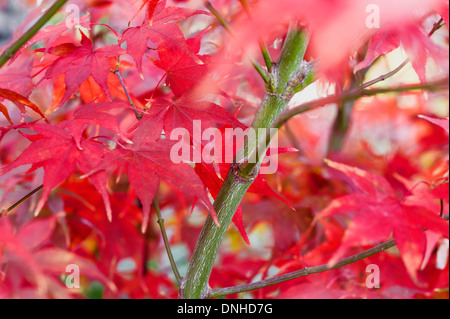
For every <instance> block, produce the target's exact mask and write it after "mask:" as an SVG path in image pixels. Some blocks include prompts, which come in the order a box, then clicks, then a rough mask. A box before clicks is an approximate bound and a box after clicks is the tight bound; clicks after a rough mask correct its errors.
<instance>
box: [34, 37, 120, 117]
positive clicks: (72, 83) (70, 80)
mask: <svg viewBox="0 0 450 319" xmlns="http://www.w3.org/2000/svg"><path fill="white" fill-rule="evenodd" d="M80 33H81V37H82V39H81V46H77V47H75V46H73V44H71V43H67V44H63V45H60V46H58V48H60V50H55V52H54V53H56V54H57V55H60V57H59V58H58V59H57V60H56V61H55V62H53V63H52V64H51V65H50V67H49V68H48V69H47V71H46V73H45V76H44V77H43V79H53V78H55V77H57V76H59V75H61V74H65V78H64V83H65V85H66V90H65V92H64V96H63V97H62V98H61V101H59V103H58V106H57V108H59V107H60V106H61V105H63V104H64V103H65V102H66V101H67V100H68V99H69V98H70V97H71V96H72V94H73V93H75V92H76V91H77V90H78V88H79V87H80V85H81V83H83V82H84V81H85V80H87V79H88V77H89V76H92V78H93V79H94V80H95V82H97V84H98V85H99V86H100V88H101V89H102V90H103V92H105V94H106V97H107V98H108V99H109V100H111V94H110V91H109V88H108V83H107V82H108V74H109V72H110V68H111V67H110V64H111V62H110V60H109V59H108V58H111V57H117V56H119V55H121V54H122V53H124V51H123V49H122V48H120V47H119V46H118V45H108V46H105V47H102V48H100V49H97V50H93V47H92V42H91V40H89V39H88V38H87V37H86V35H84V33H83V32H81V31H80ZM55 48H56V47H55ZM63 48H64V49H63ZM49 52H50V53H52V51H49Z"/></svg>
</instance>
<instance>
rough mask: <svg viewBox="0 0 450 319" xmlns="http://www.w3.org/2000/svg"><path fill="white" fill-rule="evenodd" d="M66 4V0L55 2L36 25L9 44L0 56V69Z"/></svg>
mask: <svg viewBox="0 0 450 319" xmlns="http://www.w3.org/2000/svg"><path fill="white" fill-rule="evenodd" d="M66 2H67V0H58V1H56V2H55V3H54V4H53V5H52V6H51V7H50V8H49V9H48V10H47V11H46V12H45V13H44V14H43V15H42V16H41V17H40V18H39V20H38V21H36V23H35V24H34V25H33V26H32V27H31V28H30V29H29V30H28V31H27V32H25V33H24V34H23V35H22V36H21V37H20V38H19V39H17V41H16V42H14V43H13V44H11V45H10V46H9V47H8V48H7V49H6V50H5V51H3V53H2V55H1V56H0V68H1V67H2V66H3V65H4V64H5V63H6V62H7V61H8V60H9V59H11V58H12V57H13V56H14V54H15V53H16V52H17V51H19V49H20V48H21V47H22V46H23V45H24V44H25V43H27V42H28V40H30V39H31V38H32V37H33V36H34V35H35V34H36V33H37V32H38V31H39V30H40V29H41V28H42V27H43V26H44V25H45V24H46V23H47V22H48V20H50V19H51V17H53V16H54V15H55V13H56V12H58V10H59V9H60V8H61V7H62V6H63V5H64V4H65V3H66Z"/></svg>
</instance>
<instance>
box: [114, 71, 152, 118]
mask: <svg viewBox="0 0 450 319" xmlns="http://www.w3.org/2000/svg"><path fill="white" fill-rule="evenodd" d="M111 72H112V73H114V74H115V75H117V78H118V79H119V81H120V84H122V87H123V90H124V91H125V95H126V96H127V99H128V103H129V104H130V105H131V106H132V107H133V112H134V115H135V116H136V118H137V119H138V120H140V119H141V118H142V117H143V116H144V113H141V114H139V112H138V111H137V110H138V108H137V106H136V105H135V104H134V102H133V100H132V99H131V96H130V93H128V89H127V87H126V85H125V82H124V81H123V79H122V76H121V75H120V72H119V69H116V70H111Z"/></svg>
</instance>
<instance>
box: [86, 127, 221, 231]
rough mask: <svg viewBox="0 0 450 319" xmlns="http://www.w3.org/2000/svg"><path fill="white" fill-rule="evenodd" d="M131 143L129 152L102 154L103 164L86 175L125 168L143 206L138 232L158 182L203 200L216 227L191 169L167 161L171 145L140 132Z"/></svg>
mask: <svg viewBox="0 0 450 319" xmlns="http://www.w3.org/2000/svg"><path fill="white" fill-rule="evenodd" d="M150 129H151V128H150ZM154 136H156V135H154ZM132 142H133V145H132V147H131V149H125V148H116V149H114V150H113V151H111V152H110V153H108V154H107V155H105V158H104V160H103V162H102V163H101V164H100V165H99V166H98V167H96V168H95V170H93V171H91V173H89V174H88V176H90V174H93V173H97V172H99V171H101V170H106V169H109V168H114V167H117V166H125V168H126V170H127V175H128V180H129V182H130V185H131V186H132V187H133V189H134V191H135V192H136V194H137V196H138V198H139V199H140V201H141V203H142V206H143V208H142V211H143V221H142V232H145V231H146V229H147V226H148V221H149V217H150V209H151V205H152V202H153V198H154V196H155V194H156V192H157V190H158V187H159V183H160V180H161V179H162V180H164V181H165V182H167V183H168V184H169V185H171V186H173V187H175V188H177V189H178V190H180V191H181V192H183V193H185V194H189V195H194V196H195V197H196V198H198V199H200V200H201V201H203V202H204V204H205V205H206V206H207V208H208V210H209V212H210V214H211V217H212V218H213V220H214V221H215V222H216V224H217V225H218V224H219V223H218V220H217V216H216V212H215V210H214V207H213V206H212V204H211V203H210V200H209V198H208V195H207V193H206V190H205V187H204V185H203V183H202V181H201V179H200V178H199V177H198V175H197V174H196V173H195V171H194V169H193V168H192V167H191V166H189V165H188V164H185V163H174V162H173V161H172V160H171V149H172V147H173V145H174V144H175V142H173V141H170V140H168V139H162V140H157V141H155V140H152V139H149V138H148V132H144V131H140V132H136V133H135V134H134V136H133V139H132Z"/></svg>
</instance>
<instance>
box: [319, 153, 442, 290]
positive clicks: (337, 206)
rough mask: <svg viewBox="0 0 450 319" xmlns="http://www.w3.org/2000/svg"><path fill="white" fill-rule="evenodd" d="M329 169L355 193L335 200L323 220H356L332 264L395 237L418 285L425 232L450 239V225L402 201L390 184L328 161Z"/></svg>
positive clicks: (407, 267) (349, 227)
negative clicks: (338, 217) (348, 253)
mask: <svg viewBox="0 0 450 319" xmlns="http://www.w3.org/2000/svg"><path fill="white" fill-rule="evenodd" d="M327 164H328V166H330V167H331V168H333V169H335V170H337V171H339V172H341V173H343V174H344V176H345V178H346V179H347V180H348V181H349V184H350V185H351V186H352V189H353V190H354V193H352V194H349V195H344V196H342V197H339V198H337V199H335V200H333V201H332V202H331V203H330V205H329V206H328V207H327V208H326V209H325V210H324V211H322V212H321V213H320V217H319V218H320V219H322V218H325V217H329V216H334V215H338V214H349V215H351V216H353V217H352V219H351V222H350V224H349V226H348V227H347V229H346V231H345V234H344V237H343V239H342V243H341V246H340V248H339V249H338V250H337V251H336V253H335V254H334V256H333V257H332V258H331V260H330V261H329V263H330V264H334V263H335V262H336V261H337V260H338V259H340V258H341V257H342V255H343V254H344V253H345V252H346V251H347V250H348V249H349V248H350V247H355V246H362V245H368V244H373V243H375V242H380V241H383V240H387V239H388V238H389V236H390V235H391V234H393V236H394V239H395V243H396V244H397V247H398V249H399V251H400V254H401V257H402V259H403V262H404V264H405V266H406V269H407V271H408V273H409V275H410V276H411V278H412V279H414V280H415V281H416V282H417V281H418V279H417V271H418V270H419V269H420V266H421V264H422V260H423V257H424V254H425V249H426V236H425V233H424V231H423V230H424V229H429V230H432V231H434V232H436V233H437V234H440V235H441V236H444V237H446V238H448V232H449V229H448V222H447V221H445V220H444V219H442V218H440V217H439V212H435V211H431V210H430V209H429V208H428V206H427V204H426V203H425V204H424V205H423V206H419V205H418V203H417V201H416V202H415V203H414V204H410V203H408V200H407V199H408V197H405V198H404V199H402V200H399V199H398V198H397V197H396V196H395V190H394V189H393V188H392V187H391V185H390V184H389V182H388V181H387V180H386V179H385V178H383V177H381V176H378V175H375V174H372V173H370V172H367V171H364V170H362V169H359V168H355V167H351V166H347V165H345V164H340V163H336V162H332V161H329V160H327Z"/></svg>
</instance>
